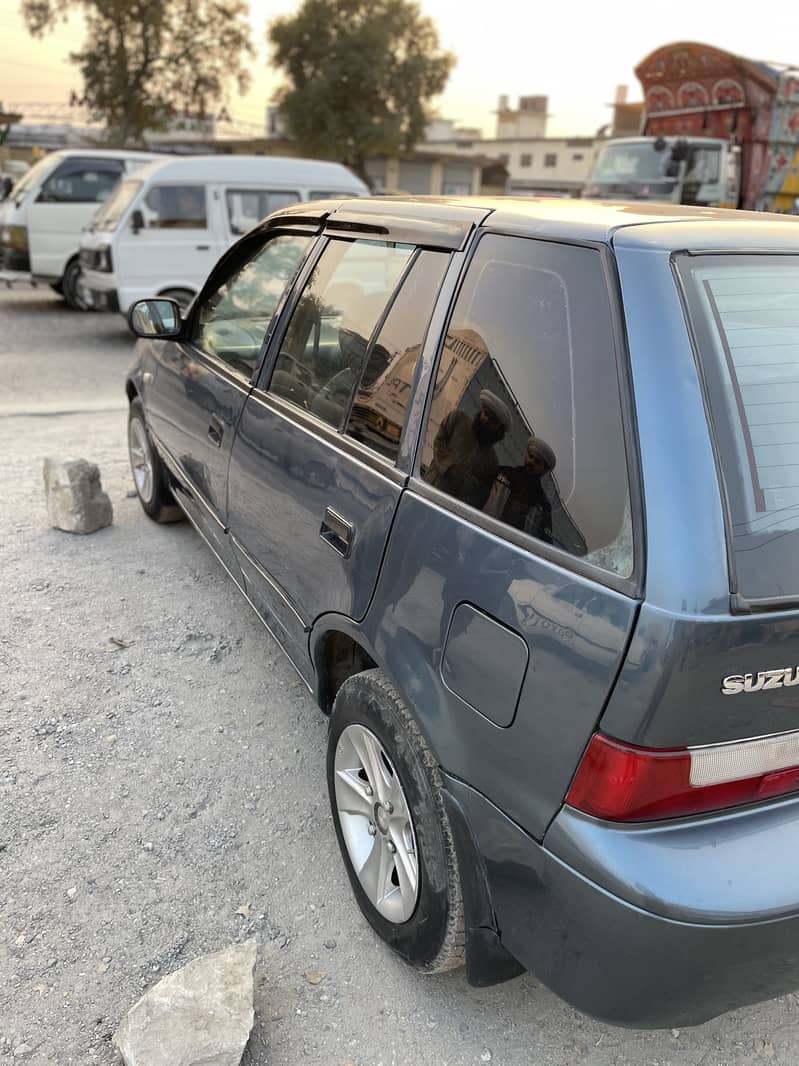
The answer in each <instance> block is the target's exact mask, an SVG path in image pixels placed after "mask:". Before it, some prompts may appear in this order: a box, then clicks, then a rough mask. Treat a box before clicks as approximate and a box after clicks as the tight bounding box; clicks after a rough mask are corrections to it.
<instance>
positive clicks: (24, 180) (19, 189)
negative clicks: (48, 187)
mask: <svg viewBox="0 0 799 1066" xmlns="http://www.w3.org/2000/svg"><path fill="white" fill-rule="evenodd" d="M60 162H61V157H60V156H52V155H48V156H45V157H44V159H40V160H39V162H38V163H34V165H33V166H32V167H31V168H30V170H28V171H26V172H25V174H24V175H23V176H22V177H21V178H20V179H19V181H18V182H17V184H16V185H15V186H14V187H13V189H12V190H11V192H10V193H9V194H8V198H9V200H13V201H14V203H16V204H19V203H21V202H22V198H23V197H24V196H25V193H26V192H27V191H28V190H29V189H30V188H31V186H32V185H35V184H36V183H37V182H38V181H42V180H43V179H44V178H45V177H46V176H47V175H48V174H49V173H50V171H51V170H54V169H55V168H56V166H57V165H58V164H59V163H60Z"/></svg>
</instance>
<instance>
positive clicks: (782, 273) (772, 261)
mask: <svg viewBox="0 0 799 1066" xmlns="http://www.w3.org/2000/svg"><path fill="white" fill-rule="evenodd" d="M676 263H677V269H678V272H679V275H680V277H681V279H682V282H683V289H684V292H685V295H686V301H687V307H688V314H689V317H690V319H691V323H692V325H693V332H694V337H695V342H696V348H697V356H698V359H699V363H700V366H701V369H702V373H703V376H704V380H705V383H706V387H707V396H708V400H709V407H710V416H711V424H712V427H713V430H714V435H715V439H716V445H717V451H718V455H719V460H720V464H721V472H722V476H723V480H724V485H725V489H726V496H727V501H728V506H729V525H730V528H729V535H730V538H731V541H732V546H733V553H734V559H735V574H734V575H733V591H736V592H738V593H740V594H741V595H742V596H743V597H744V598H746V599H750V600H761V599H762V600H772V599H780V598H785V597H787V598H788V599H791V598H793V599H796V598H799V554H798V552H799V256H769V255H750V256H745V255H715V256H696V257H694V256H679V257H677V259H676Z"/></svg>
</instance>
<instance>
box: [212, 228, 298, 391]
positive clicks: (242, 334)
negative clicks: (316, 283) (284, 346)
mask: <svg viewBox="0 0 799 1066" xmlns="http://www.w3.org/2000/svg"><path fill="white" fill-rule="evenodd" d="M310 241H311V238H310V237H301V236H290V235H289V234H281V235H280V236H277V237H273V238H272V239H271V240H269V241H267V243H266V244H265V245H264V246H262V247H261V248H260V249H259V250H258V251H257V252H256V253H255V255H253V256H252V258H251V259H249V260H248V261H247V262H246V263H244V265H243V266H241V267H239V268H238V270H236V272H235V273H234V274H233V275H232V276H231V277H230V278H228V280H227V281H226V282H224V284H222V285H220V286H219V288H218V289H217V290H216V291H215V292H214V293H213V294H212V295H211V296H209V297H207V298H206V299H205V300H204V301H203V303H202V305H201V306H200V309H199V312H198V315H197V318H196V321H195V325H194V333H193V336H192V340H193V341H194V342H195V344H197V346H198V347H199V348H202V350H203V351H205V352H208V353H209V354H210V355H214V356H216V357H217V358H218V359H221V360H223V362H225V363H228V364H229V365H230V366H231V367H233V369H234V370H238V371H239V373H241V374H245V375H247V376H249V375H251V374H252V372H253V370H254V369H255V364H256V363H257V362H258V356H259V354H260V351H261V345H262V344H263V341H264V336H265V335H266V330H267V328H268V326H269V323H270V322H271V320H272V315H273V314H274V313H275V310H276V308H277V305H278V303H279V302H280V298H281V296H282V295H283V292H284V291H285V289H286V287H287V285H288V284H289V282H290V281H291V279H292V278H293V277H294V274H295V272H296V271H297V269H298V267H299V264H300V262H301V261H302V258H303V256H304V255H305V252H306V250H307V248H308V245H309V243H310Z"/></svg>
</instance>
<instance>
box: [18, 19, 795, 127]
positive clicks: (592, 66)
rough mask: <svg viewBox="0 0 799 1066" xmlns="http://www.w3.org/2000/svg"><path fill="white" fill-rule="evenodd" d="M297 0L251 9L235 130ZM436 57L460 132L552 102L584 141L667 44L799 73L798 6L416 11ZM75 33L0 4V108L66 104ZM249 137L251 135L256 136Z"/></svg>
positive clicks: (77, 28) (264, 77)
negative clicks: (534, 103) (527, 100)
mask: <svg viewBox="0 0 799 1066" xmlns="http://www.w3.org/2000/svg"><path fill="white" fill-rule="evenodd" d="M297 6H298V3H297V2H295V0H250V9H251V21H252V25H253V40H254V42H255V44H256V47H257V49H258V53H257V56H256V58H255V60H254V61H253V65H252V75H253V77H252V86H251V88H250V90H249V92H248V93H247V95H246V96H243V97H233V98H232V99H231V106H230V110H231V113H232V115H233V117H234V118H235V119H236V120H238V121H239V122H246V123H252V124H253V125H254V126H259V127H262V126H263V122H264V111H265V106H266V103H267V101H268V99H269V98H270V97H271V95H272V93H273V92H274V91H275V89H276V87H277V86H278V85H279V84H280V78H279V75H277V74H275V73H274V72H273V71H271V70H270V69H269V53H268V48H267V46H266V43H265V38H264V34H265V28H266V26H267V23H268V22H269V20H270V19H272V18H274V17H275V16H277V15H281V14H287V13H290V12H291V11H294V10H296V8H297ZM420 6H421V8H422V10H423V12H424V13H425V14H427V15H429V16H430V17H431V18H432V19H433V21H434V22H435V24H436V26H437V29H438V33H439V38H440V41H441V44H442V46H443V47H445V48H446V49H448V50H449V51H451V52H454V53H455V55H456V56H457V60H458V62H457V65H456V67H455V69H454V71H453V73H452V75H451V77H450V80H449V84H448V86H447V89H446V91H445V92H444V94H443V95H442V96H441V97H439V98H437V99H436V100H435V101H433V104H434V108H435V110H436V111H437V112H438V113H439V114H440V115H442V116H443V117H445V118H452V119H455V120H456V121H457V122H458V124H460V125H465V126H477V127H480V128H482V130H483V133H484V136H487V137H492V136H494V131H495V121H496V119H495V111H496V107H497V100H498V97H499V96H500V94H502V93H506V94H508V95H509V96H510V99H511V104H512V106H515V104H516V101H517V98H518V97H519V96H520V95H546V96H548V97H549V115H550V118H549V122H548V126H547V133H548V134H549V135H550V136H581V135H582V136H590V135H591V134H593V133H595V132H596V130H597V129H598V128H599V127H600V126H602V125H604V124H605V123H606V122H607V121H608V120H609V118H610V109H609V107H608V106H607V105H608V104H610V102H611V101H612V100H613V97H614V93H615V88H616V86H617V85H627V86H628V87H629V99H631V100H635V99H640V89H639V86H638V81H637V79H636V77H635V73H634V68H635V66H636V65H637V64H638V63H639V62H640V60H641V59H643V58H644V56H646V55H647V54H648V53H649V52H651V51H653V50H654V49H655V48H658V47H660V46H661V45H664V44H668V43H670V42H672V41H679V40H682V41H701V42H704V43H707V44H713V45H716V46H717V47H720V48H725V49H727V50H729V51H733V52H738V53H740V54H742V55H745V56H747V57H748V58H750V59H762V60H773V61H777V62H781V63H791V64H795V65H796V66H797V67H799V5H793V4H791V5H787V4H786V5H785V8H781V9H780V11H779V14H778V13H777V8H775V7H773V6H772V7H767V8H763V9H761V11H762V12H763V15H762V17H758V15H757V10H758V9H757V6H756V5H755V4H753V3H752V2H751V0H749V2H748V3H746V4H744V3H742V2H740V0H727V2H725V3H721V2H719V0H705V2H697V0H670V2H669V3H668V4H653V5H652V6H651V8H649V9H648V8H647V6H646V4H645V3H644V2H643V0H589V2H586V0H565V2H564V0H549V2H548V3H545V4H534V3H530V2H527V0H490V2H485V0H484V2H483V3H480V4H477V3H469V2H468V0H421V5H420ZM82 39H83V23H82V19H81V18H80V17H79V16H73V17H72V18H71V19H70V20H69V22H68V23H66V24H65V25H63V26H61V27H59V29H58V31H57V32H56V33H52V34H49V35H48V36H46V37H45V38H44V39H42V40H36V39H34V38H32V37H30V35H29V34H28V32H27V30H26V29H25V26H24V23H23V21H22V17H21V16H20V14H19V3H18V0H0V103H3V104H5V105H6V106H8V105H9V104H12V103H13V104H24V103H28V102H37V103H54V104H58V103H63V104H66V103H67V101H68V99H69V92H70V89H75V90H76V91H79V90H80V87H81V82H80V77H79V75H78V74H77V72H76V71H75V69H74V68H72V67H71V65H70V64H69V62H68V55H69V52H70V51H71V50H74V49H76V48H79V47H80V44H81V42H82ZM253 132H255V130H254V131H253Z"/></svg>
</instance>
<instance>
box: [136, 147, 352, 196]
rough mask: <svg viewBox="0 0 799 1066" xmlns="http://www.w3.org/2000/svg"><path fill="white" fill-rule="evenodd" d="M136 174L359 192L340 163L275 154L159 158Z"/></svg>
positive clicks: (169, 178)
mask: <svg viewBox="0 0 799 1066" xmlns="http://www.w3.org/2000/svg"><path fill="white" fill-rule="evenodd" d="M136 177H137V178H138V179H140V180H147V179H148V178H151V177H158V178H159V179H164V180H172V179H178V178H180V179H183V180H185V179H186V178H192V177H193V178H195V179H196V180H198V181H242V182H247V181H269V182H270V183H272V184H274V183H281V182H283V183H286V184H287V185H289V186H290V187H291V186H293V185H297V184H300V185H311V186H314V185H315V186H321V187H322V189H323V190H324V191H325V192H328V191H334V192H339V191H341V192H348V191H350V190H353V191H362V190H364V189H365V188H366V187H365V185H364V184H363V182H362V181H360V179H359V178H356V177H355V175H354V174H353V173H352V172H351V171H350V170H347V168H346V167H344V166H342V165H341V163H330V162H327V161H325V160H319V159H292V158H291V157H289V156H275V155H190V156H169V157H167V158H161V159H159V160H157V161H156V162H154V163H150V164H149V165H148V166H146V167H141V168H140V169H139V170H138V172H137V174H136Z"/></svg>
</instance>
